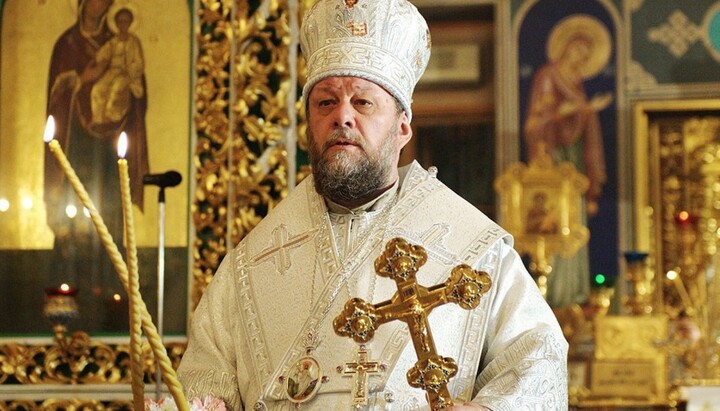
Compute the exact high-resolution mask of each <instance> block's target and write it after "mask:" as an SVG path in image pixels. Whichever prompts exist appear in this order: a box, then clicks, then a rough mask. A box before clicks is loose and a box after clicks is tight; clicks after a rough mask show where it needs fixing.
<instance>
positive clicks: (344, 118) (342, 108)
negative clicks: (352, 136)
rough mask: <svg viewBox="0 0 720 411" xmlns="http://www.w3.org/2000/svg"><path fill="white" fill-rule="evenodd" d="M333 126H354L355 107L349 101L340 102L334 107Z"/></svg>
mask: <svg viewBox="0 0 720 411" xmlns="http://www.w3.org/2000/svg"><path fill="white" fill-rule="evenodd" d="M334 115H335V127H337V128H354V127H355V109H354V107H353V105H352V103H351V102H349V101H347V102H342V103H340V104H338V106H337V107H336V108H335V113H334Z"/></svg>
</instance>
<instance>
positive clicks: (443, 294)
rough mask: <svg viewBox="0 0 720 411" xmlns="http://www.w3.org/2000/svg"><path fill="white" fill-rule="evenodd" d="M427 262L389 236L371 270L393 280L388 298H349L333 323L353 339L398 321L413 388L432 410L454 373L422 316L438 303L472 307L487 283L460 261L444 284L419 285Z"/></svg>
mask: <svg viewBox="0 0 720 411" xmlns="http://www.w3.org/2000/svg"><path fill="white" fill-rule="evenodd" d="M426 261H427V253H426V251H425V249H424V248H423V247H421V246H418V245H413V244H410V243H408V242H407V241H406V240H404V239H402V238H394V239H392V240H390V241H389V242H388V243H387V245H386V246H385V251H384V252H383V254H381V255H380V256H379V257H378V258H377V259H376V260H375V272H376V273H377V274H378V275H380V276H383V277H388V278H390V279H392V280H394V281H395V283H396V284H397V288H398V290H397V292H396V293H395V294H394V295H393V296H392V298H391V299H389V300H387V301H383V302H381V303H378V304H374V305H373V304H370V303H367V302H365V301H364V300H362V299H360V298H351V299H350V300H348V302H347V303H345V308H344V310H343V312H342V313H340V315H338V316H337V317H336V318H335V321H334V322H333V328H334V329H335V333H337V334H338V335H340V336H345V337H350V338H352V339H353V340H355V341H356V342H358V343H366V342H368V341H370V340H371V339H372V337H373V336H374V334H375V330H376V329H377V328H378V327H379V326H380V325H381V324H384V323H386V322H389V321H394V320H400V321H403V322H405V323H406V324H407V325H408V328H409V329H410V337H411V338H412V341H413V345H414V347H415V353H416V354H417V357H418V361H417V362H416V363H415V366H414V367H413V368H411V369H410V370H409V371H408V373H407V380H408V383H409V384H410V385H411V386H412V387H416V388H422V389H423V390H425V392H426V395H427V399H428V402H429V403H430V407H431V409H432V410H433V411H435V410H441V409H444V408H447V407H449V406H451V405H453V402H452V399H451V397H450V393H449V391H448V389H447V383H448V381H449V380H450V378H452V377H453V376H454V375H455V373H456V372H457V365H456V364H455V360H453V359H452V358H449V357H442V356H440V355H438V354H437V352H436V350H435V342H434V341H433V338H432V333H431V332H430V327H429V323H428V319H427V316H428V314H429V313H430V311H432V309H434V308H435V307H437V306H440V305H443V304H446V303H449V302H453V303H456V304H458V305H459V306H460V307H462V308H464V309H467V310H471V309H473V308H475V307H477V305H478V304H479V303H480V297H482V296H483V295H484V294H485V293H486V292H487V291H488V290H489V289H490V286H491V284H492V281H491V280H490V276H489V275H488V274H487V273H486V272H482V271H476V270H473V269H472V267H470V266H468V265H466V264H461V265H458V266H456V267H454V268H453V269H452V272H451V274H450V278H448V279H447V280H446V281H445V282H444V283H441V284H438V285H435V286H432V287H429V288H427V287H423V286H421V285H419V284H418V283H417V280H416V278H415V275H416V274H417V272H418V270H419V269H420V267H421V266H422V265H423V264H425V262H426Z"/></svg>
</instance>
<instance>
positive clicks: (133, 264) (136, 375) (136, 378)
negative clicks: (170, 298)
mask: <svg viewBox="0 0 720 411" xmlns="http://www.w3.org/2000/svg"><path fill="white" fill-rule="evenodd" d="M127 147H128V138H127V134H125V132H124V131H123V132H122V133H120V138H119V139H118V157H120V158H119V159H118V170H119V174H120V196H121V200H122V209H123V216H124V217H125V218H124V222H125V224H124V228H125V249H126V252H127V263H128V264H127V265H128V309H129V314H130V315H129V317H130V369H131V372H132V373H133V378H132V379H131V382H132V391H133V402H134V404H135V409H136V410H138V409H144V407H145V405H144V404H145V403H144V401H145V400H144V396H145V394H144V383H143V369H142V339H141V337H142V322H141V313H140V312H139V311H138V309H137V308H138V307H139V301H140V300H141V297H140V282H139V277H140V276H139V274H138V260H137V247H136V246H135V222H134V218H133V210H132V199H131V198H130V197H131V196H130V173H129V172H128V164H127V160H125V153H126V152H127Z"/></svg>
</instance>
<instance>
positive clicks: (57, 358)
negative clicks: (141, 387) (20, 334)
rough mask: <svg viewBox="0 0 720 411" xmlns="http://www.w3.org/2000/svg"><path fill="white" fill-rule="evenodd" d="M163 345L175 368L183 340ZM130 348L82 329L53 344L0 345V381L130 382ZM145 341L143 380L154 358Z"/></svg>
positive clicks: (151, 378) (150, 374) (149, 377)
mask: <svg viewBox="0 0 720 411" xmlns="http://www.w3.org/2000/svg"><path fill="white" fill-rule="evenodd" d="M165 348H166V350H167V352H168V356H169V357H170V361H171V363H172V365H173V367H174V368H177V366H178V365H179V363H180V359H181V358H182V355H183V353H184V352H185V344H184V343H168V344H165ZM129 357H130V349H129V346H128V345H127V344H105V343H102V342H99V341H97V340H92V339H90V337H89V336H88V335H87V334H85V333H84V332H80V331H78V332H74V333H73V334H72V335H71V336H68V337H65V339H64V340H61V341H58V342H56V343H55V344H48V345H21V344H6V345H0V371H2V372H0V385H2V386H12V385H20V384H129V383H130V379H131V375H130V368H129V367H130V363H129V361H130V359H129ZM154 358H155V357H154V355H153V353H152V351H151V348H150V346H149V345H148V344H145V345H144V346H143V372H144V374H145V377H144V379H145V382H146V383H148V384H149V383H153V382H155V376H156V373H155V359H154Z"/></svg>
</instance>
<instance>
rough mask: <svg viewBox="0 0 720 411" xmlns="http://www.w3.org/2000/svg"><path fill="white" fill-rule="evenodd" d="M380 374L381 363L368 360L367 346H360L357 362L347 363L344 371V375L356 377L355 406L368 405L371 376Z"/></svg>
mask: <svg viewBox="0 0 720 411" xmlns="http://www.w3.org/2000/svg"><path fill="white" fill-rule="evenodd" d="M378 372H380V363H379V362H377V361H369V360H368V352H367V349H366V348H365V345H364V344H363V345H360V347H359V348H358V353H357V361H356V362H346V363H345V367H344V368H343V370H342V373H343V374H344V375H354V376H355V391H354V392H353V406H355V407H357V406H359V405H365V404H367V391H368V390H367V380H368V376H369V374H376V373H378Z"/></svg>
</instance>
